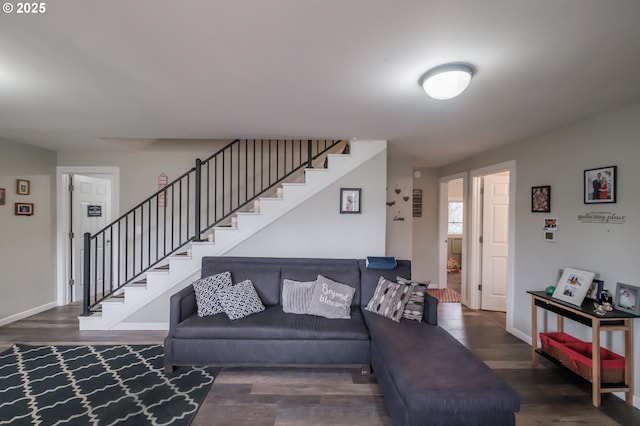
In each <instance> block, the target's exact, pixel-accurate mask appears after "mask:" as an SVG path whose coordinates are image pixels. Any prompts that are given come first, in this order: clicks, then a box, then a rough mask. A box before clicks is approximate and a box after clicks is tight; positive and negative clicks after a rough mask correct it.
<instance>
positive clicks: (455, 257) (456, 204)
mask: <svg viewBox="0 0 640 426" xmlns="http://www.w3.org/2000/svg"><path fill="white" fill-rule="evenodd" d="M466 193H467V175H466V173H462V174H457V175H452V176H446V177H444V178H441V179H440V206H439V226H438V235H439V260H438V268H439V271H438V281H439V282H438V288H449V289H452V290H454V291H456V292H457V293H459V294H460V295H461V301H462V303H464V304H467V302H466V293H467V290H466V281H467V279H466V273H465V264H466V259H465V249H464V248H465V247H466V235H465V234H466V220H465V217H466V214H465V212H466V211H467V209H466V195H465V194H466Z"/></svg>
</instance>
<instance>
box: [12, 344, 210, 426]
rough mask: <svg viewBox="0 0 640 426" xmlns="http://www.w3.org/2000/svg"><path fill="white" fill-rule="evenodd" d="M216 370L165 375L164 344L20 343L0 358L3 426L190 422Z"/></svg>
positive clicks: (186, 369) (178, 370)
mask: <svg viewBox="0 0 640 426" xmlns="http://www.w3.org/2000/svg"><path fill="white" fill-rule="evenodd" d="M217 371H218V369H215V368H196V367H180V368H176V369H175V370H174V372H173V373H170V374H165V373H164V369H163V348H162V346H160V345H152V346H150V345H131V346H129V345H116V346H27V345H14V346H13V347H12V348H11V349H9V350H8V351H6V352H4V353H2V354H0V425H6V424H10V425H23V424H24V425H43V426H52V425H62V424H64V425H116V424H117V425H136V426H137V425H188V424H190V423H191V421H192V420H193V417H194V416H195V414H196V412H197V411H198V408H200V405H201V403H202V401H203V400H204V398H205V396H206V395H207V393H208V392H209V388H210V387H211V384H212V383H213V379H214V378H215V375H216V373H217Z"/></svg>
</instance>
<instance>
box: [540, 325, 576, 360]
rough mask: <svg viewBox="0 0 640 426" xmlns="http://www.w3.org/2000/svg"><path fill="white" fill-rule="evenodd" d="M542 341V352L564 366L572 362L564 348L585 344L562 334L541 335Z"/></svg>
mask: <svg viewBox="0 0 640 426" xmlns="http://www.w3.org/2000/svg"><path fill="white" fill-rule="evenodd" d="M540 341H541V342H542V351H543V352H544V353H546V354H548V355H550V356H552V357H553V358H555V359H557V360H558V361H560V362H561V363H563V364H568V363H570V362H571V360H570V359H569V357H568V355H567V352H566V351H565V350H564V348H565V347H564V346H565V344H567V343H584V342H583V341H582V340H580V339H576V338H575V337H573V336H571V335H569V334H567V333H562V332H559V331H557V332H550V333H540Z"/></svg>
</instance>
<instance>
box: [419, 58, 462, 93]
mask: <svg viewBox="0 0 640 426" xmlns="http://www.w3.org/2000/svg"><path fill="white" fill-rule="evenodd" d="M472 75H473V67H471V65H468V64H463V63H455V64H444V65H440V66H438V67H435V68H432V69H430V70H429V71H427V72H426V73H425V74H424V75H423V76H422V77H421V78H420V85H421V86H422V88H423V89H424V91H425V92H427V95H429V96H431V97H432V98H434V99H439V100H445V99H451V98H455V97H456V96H458V95H459V94H460V93H462V92H464V89H466V88H467V86H468V85H469V82H470V81H471V76H472Z"/></svg>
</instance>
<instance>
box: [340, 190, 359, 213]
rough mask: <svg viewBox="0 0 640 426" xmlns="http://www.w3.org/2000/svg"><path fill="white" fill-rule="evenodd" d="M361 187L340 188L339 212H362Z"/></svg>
mask: <svg viewBox="0 0 640 426" xmlns="http://www.w3.org/2000/svg"><path fill="white" fill-rule="evenodd" d="M361 195H362V188H340V214H345V213H362V204H361V202H362V201H361V198H362V197H361Z"/></svg>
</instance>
